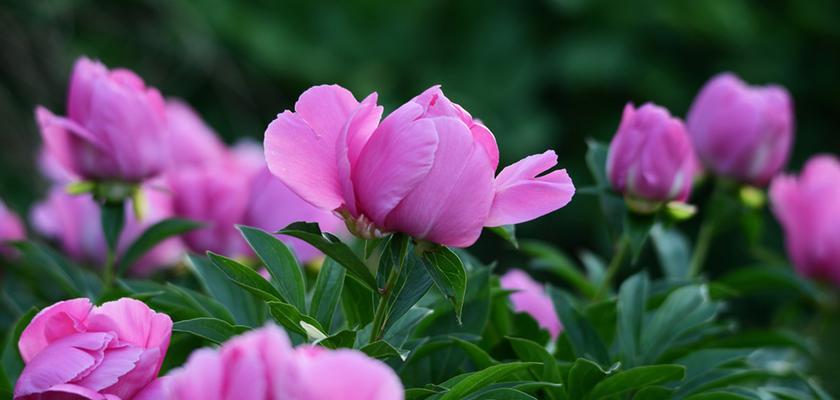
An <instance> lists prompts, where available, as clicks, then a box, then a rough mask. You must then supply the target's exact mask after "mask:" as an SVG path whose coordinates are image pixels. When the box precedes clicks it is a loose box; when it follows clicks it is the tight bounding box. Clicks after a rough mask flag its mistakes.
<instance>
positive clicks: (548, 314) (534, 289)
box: [500, 269, 563, 340]
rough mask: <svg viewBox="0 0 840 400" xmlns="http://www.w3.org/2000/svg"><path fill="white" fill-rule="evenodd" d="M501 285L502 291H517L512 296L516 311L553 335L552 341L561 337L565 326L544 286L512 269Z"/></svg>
mask: <svg viewBox="0 0 840 400" xmlns="http://www.w3.org/2000/svg"><path fill="white" fill-rule="evenodd" d="M500 284H501V287H502V289H507V290H515V291H516V293H512V294H511V295H510V301H511V303H513V310H514V311H516V312H524V313H528V314H529V315H530V316H531V317H533V318H534V319H535V320H536V321H537V323H538V324H539V325H540V327H542V328H543V329H545V330H547V331H548V332H549V333H550V334H551V338H552V340H554V339H557V337H558V336H560V332H562V331H563V324H561V323H560V318H559V317H557V312H556V311H555V310H554V303H553V302H552V301H551V298H550V297H549V296H548V294H546V292H545V289H544V288H543V286H542V285H540V284H539V283H537V282H536V281H534V280H533V279H532V278H531V276H530V275H528V273H526V272H525V271H523V270H521V269H512V270H510V271H508V272H507V273H505V274H504V275H503V276H502V277H501V279H500Z"/></svg>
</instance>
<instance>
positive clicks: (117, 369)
mask: <svg viewBox="0 0 840 400" xmlns="http://www.w3.org/2000/svg"><path fill="white" fill-rule="evenodd" d="M142 353H143V349H141V348H138V347H134V346H120V347H117V348H112V349H108V350H106V351H105V355H104V358H103V359H102V362H101V363H100V364H99V366H97V367H96V369H94V370H93V371H91V372H90V373H89V374H88V375H87V376H85V377H84V378H83V379H80V380H77V381H75V382H74V383H76V384H79V385H81V386H84V387H86V388H90V389H93V390H96V391H97V392H98V391H101V390H102V389H105V388H107V387H109V386H111V385H113V384H115V383H117V381H118V380H119V379H120V377H122V376H123V375H125V374H127V373H129V372H130V371H131V370H133V369H134V367H135V365H136V364H137V362H138V361H139V360H140V355H141V354H142Z"/></svg>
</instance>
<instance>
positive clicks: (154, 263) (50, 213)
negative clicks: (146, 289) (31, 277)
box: [30, 184, 184, 275]
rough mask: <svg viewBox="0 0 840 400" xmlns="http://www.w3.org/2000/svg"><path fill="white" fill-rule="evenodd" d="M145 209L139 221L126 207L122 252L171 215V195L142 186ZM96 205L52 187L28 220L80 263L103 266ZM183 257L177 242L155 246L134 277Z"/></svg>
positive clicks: (87, 198)
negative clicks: (148, 229)
mask: <svg viewBox="0 0 840 400" xmlns="http://www.w3.org/2000/svg"><path fill="white" fill-rule="evenodd" d="M142 190H143V193H144V197H145V199H146V201H145V207H143V211H144V212H143V214H144V215H143V220H142V221H138V220H137V218H136V216H135V215H134V211H133V209H132V207H131V204H126V212H125V227H124V229H123V231H122V234H121V235H120V240H119V243H118V245H117V251H118V253H122V252H123V251H125V250H126V249H127V248H128V246H129V245H130V244H131V243H133V242H134V240H136V239H137V238H138V237H140V235H141V234H142V233H143V231H145V230H146V228H148V227H149V226H151V225H153V224H155V223H157V222H160V221H162V220H163V219H166V218H169V217H171V216H172V204H171V202H172V200H171V198H170V195H169V194H168V193H166V192H164V191H162V190H161V189H160V188H156V187H155V185H154V184H149V185H146V186H144V187H143V189H142ZM99 213H100V209H99V205H98V204H97V203H96V201H95V200H94V199H93V197H91V196H90V195H78V196H74V195H70V194H68V193H67V192H66V190H64V187H63V186H61V185H56V186H54V187H53V188H52V189H51V190H50V192H49V194H48V196H47V198H46V199H45V200H43V201H41V202H40V203H37V204H36V205H35V207H34V208H33V209H32V213H31V215H30V221H31V222H32V226H33V227H34V228H35V231H36V232H38V233H39V234H40V235H42V236H44V237H46V238H49V239H52V240H55V241H56V242H57V243H58V245H59V246H60V247H61V249H62V250H63V251H64V252H65V253H66V254H67V255H69V256H70V257H71V258H73V259H74V260H76V261H78V262H81V263H92V264H95V265H102V264H103V263H104V262H105V258H106V255H107V246H106V243H105V236H103V234H102V229H101V228H100V227H99V225H98V224H97V223H96V221H99V215H100V214H99ZM183 254H184V248H183V244H182V243H181V241H180V240H178V239H175V238H173V239H168V240H165V241H163V242H162V243H160V244H158V245H157V246H155V247H154V248H153V249H152V250H151V251H149V252H148V253H146V254H145V255H144V256H143V257H142V258H141V259H140V260H138V261H137V263H136V264H135V265H133V266H132V267H131V272H132V273H133V274H134V275H148V274H150V273H151V272H153V271H154V270H155V269H157V268H159V267H164V266H171V265H174V264H176V263H177V262H178V261H179V260H180V258H181V257H182V256H183Z"/></svg>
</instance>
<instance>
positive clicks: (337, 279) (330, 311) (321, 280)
mask: <svg viewBox="0 0 840 400" xmlns="http://www.w3.org/2000/svg"><path fill="white" fill-rule="evenodd" d="M345 274H346V272H345V269H344V267H342V266H340V265H338V263H336V262H335V260H333V259H332V258H327V259H326V260H324V264H323V265H322V266H321V270H320V271H318V278H317V279H316V280H315V288H314V289H313V291H312V303H311V304H310V305H309V315H311V316H313V317H315V319H316V320H318V322H320V323H321V326H323V327H324V329H325V330H326V331H327V332H329V330H330V327H331V326H332V321H333V316H334V315H335V311H336V309H338V303H339V301H341V291H342V288H343V287H344V279H345Z"/></svg>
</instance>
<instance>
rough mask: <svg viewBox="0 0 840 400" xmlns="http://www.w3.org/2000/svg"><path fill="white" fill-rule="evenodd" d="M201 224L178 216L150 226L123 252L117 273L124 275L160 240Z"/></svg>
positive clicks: (198, 226)
mask: <svg viewBox="0 0 840 400" xmlns="http://www.w3.org/2000/svg"><path fill="white" fill-rule="evenodd" d="M202 226H203V224H202V223H200V222H197V221H191V220H188V219H179V218H169V219H165V220H163V221H160V222H158V223H156V224H154V225H152V226H150V227H149V228H147V229H146V230H145V231H143V233H142V234H140V237H138V238H137V239H136V240H134V242H133V243H131V245H129V246H128V248H127V249H126V250H125V252H123V254H122V257H120V262H119V264H118V267H117V268H118V271H119V275H120V276H122V275H124V274H125V273H126V272H127V271H128V270H129V268H130V267H131V266H132V265H134V264H135V263H136V262H137V261H138V260H139V259H140V258H142V257H143V255H145V254H146V253H147V252H148V251H149V250H151V249H153V248H154V247H155V246H157V245H158V244H159V243H160V242H163V241H164V240H166V239H168V238H170V237H173V236H177V235H180V234H182V233H186V232H189V231H192V230H194V229H198V228H200V227H202Z"/></svg>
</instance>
